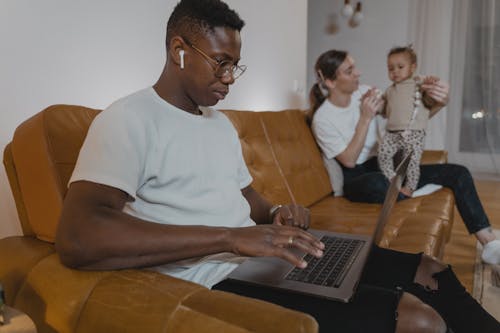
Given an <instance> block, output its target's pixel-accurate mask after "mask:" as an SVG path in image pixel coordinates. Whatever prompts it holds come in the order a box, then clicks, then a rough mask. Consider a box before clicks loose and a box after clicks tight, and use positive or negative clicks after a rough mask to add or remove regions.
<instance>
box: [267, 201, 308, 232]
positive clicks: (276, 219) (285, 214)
mask: <svg viewBox="0 0 500 333" xmlns="http://www.w3.org/2000/svg"><path fill="white" fill-rule="evenodd" d="M310 220H311V218H310V212H309V209H307V208H305V207H303V206H300V205H296V204H291V205H284V206H281V208H280V209H279V210H278V211H276V213H275V214H274V216H273V224H276V225H289V226H293V227H298V228H301V229H304V230H307V229H308V228H309V223H310Z"/></svg>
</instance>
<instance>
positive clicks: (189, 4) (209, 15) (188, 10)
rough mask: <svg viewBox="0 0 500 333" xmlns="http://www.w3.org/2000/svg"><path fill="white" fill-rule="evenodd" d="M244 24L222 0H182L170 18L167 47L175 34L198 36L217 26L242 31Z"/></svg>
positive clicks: (211, 30)
mask: <svg viewBox="0 0 500 333" xmlns="http://www.w3.org/2000/svg"><path fill="white" fill-rule="evenodd" d="M244 25H245V22H244V21H243V20H242V19H241V18H240V16H239V15H238V13H236V12H235V11H234V10H232V9H231V8H229V6H228V5H227V4H226V3H224V2H222V1H220V0H181V1H180V2H179V3H178V4H177V5H176V6H175V8H174V10H173V12H172V14H171V15H170V18H169V19H168V23H167V38H166V43H167V48H168V45H169V44H170V40H171V39H172V37H174V36H175V35H180V36H186V37H196V35H198V34H200V33H206V32H213V30H214V28H216V27H229V28H232V29H234V30H237V31H241V29H242V28H243V26H244ZM194 39H195V38H194Z"/></svg>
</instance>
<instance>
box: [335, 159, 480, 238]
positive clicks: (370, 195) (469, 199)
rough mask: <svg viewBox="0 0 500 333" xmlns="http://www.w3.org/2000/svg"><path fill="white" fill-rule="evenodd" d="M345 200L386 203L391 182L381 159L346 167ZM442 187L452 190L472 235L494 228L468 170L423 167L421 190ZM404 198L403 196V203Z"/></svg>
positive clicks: (457, 166)
mask: <svg viewBox="0 0 500 333" xmlns="http://www.w3.org/2000/svg"><path fill="white" fill-rule="evenodd" d="M342 170H343V174H344V196H345V197H346V198H347V199H349V200H351V201H355V202H370V203H382V202H384V198H385V193H386V192H387V188H388V187H389V181H388V180H387V178H386V177H385V176H384V175H383V174H382V172H381V171H380V168H379V166H378V162H377V158H376V157H373V158H371V159H369V160H368V161H366V162H365V163H363V164H359V165H356V166H355V167H354V168H345V167H342ZM426 184H438V185H442V186H444V187H448V188H450V189H451V190H452V191H453V194H454V195H455V202H456V205H457V209H458V211H459V213H460V216H461V217H462V219H463V221H464V223H465V225H466V227H467V230H468V231H469V232H470V233H471V234H472V233H476V232H478V231H479V230H481V229H484V228H487V227H489V226H490V222H489V221H488V217H487V216H486V213H485V211H484V209H483V205H482V204H481V201H480V200H479V196H478V195H477V191H476V187H475V185H474V181H473V179H472V176H471V174H470V172H469V170H468V169H467V168H465V167H464V166H461V165H456V164H432V165H421V166H420V180H419V182H418V187H421V186H424V185H426ZM402 198H404V196H403V195H402V194H400V198H399V199H402Z"/></svg>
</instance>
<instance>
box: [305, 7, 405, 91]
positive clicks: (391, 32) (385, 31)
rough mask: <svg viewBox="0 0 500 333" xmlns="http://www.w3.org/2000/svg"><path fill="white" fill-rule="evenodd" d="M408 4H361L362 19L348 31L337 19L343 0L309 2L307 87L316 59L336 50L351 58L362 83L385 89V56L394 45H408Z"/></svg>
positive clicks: (339, 18)
mask: <svg viewBox="0 0 500 333" xmlns="http://www.w3.org/2000/svg"><path fill="white" fill-rule="evenodd" d="M355 2H356V1H351V4H353V3H355ZM409 3H410V0H377V1H363V12H364V19H363V21H362V22H361V25H359V26H358V27H356V28H351V27H350V26H349V25H348V24H347V19H345V18H344V17H342V16H341V15H340V10H341V8H342V6H343V4H344V1H343V0H311V1H309V5H308V17H309V26H308V28H309V30H308V34H307V38H308V53H307V63H308V69H309V71H308V76H307V78H308V87H309V88H310V87H311V86H312V84H313V83H314V82H315V79H316V78H315V76H314V73H313V68H314V64H315V62H316V59H317V58H318V57H319V55H321V53H323V52H325V51H327V50H329V49H338V50H345V51H348V52H349V53H350V54H351V55H352V56H353V58H354V59H355V61H356V64H357V67H358V69H359V70H360V71H361V81H362V82H363V83H365V84H369V85H375V86H377V87H379V88H380V89H385V88H386V87H387V86H388V85H389V83H390V82H389V79H388V78H387V65H386V56H387V52H388V51H389V49H391V48H392V47H394V46H396V45H405V44H408V43H409V42H411V41H409V40H408V31H409V29H408V19H409V14H410V13H409ZM335 27H336V29H332V28H335ZM332 30H336V31H335V32H332Z"/></svg>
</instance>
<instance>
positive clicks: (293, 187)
mask: <svg viewBox="0 0 500 333" xmlns="http://www.w3.org/2000/svg"><path fill="white" fill-rule="evenodd" d="M98 112H99V111H98V110H94V109H89V108H84V107H80V106H69V105H56V106H52V107H49V108H47V109H45V110H43V111H42V112H40V113H38V114H36V115H35V116H33V117H32V118H30V119H28V120H27V121H25V122H24V123H23V124H21V125H20V126H19V127H18V128H17V130H16V132H15V134H14V137H13V139H12V142H11V143H10V144H9V145H8V146H7V147H6V148H5V151H4V165H5V169H6V171H7V175H8V177H9V182H10V185H11V189H12V193H13V195H14V198H15V201H16V205H17V210H18V215H19V219H20V221H21V225H22V230H23V233H24V235H23V236H16V237H7V238H4V239H1V240H0V282H1V283H2V285H3V287H4V289H5V294H6V299H7V304H9V305H11V306H13V307H15V308H18V309H20V310H22V311H24V312H25V313H27V314H28V315H29V316H30V317H31V318H32V319H33V320H34V322H35V323H36V325H37V329H38V332H176V333H178V332H180V333H182V332H281V331H286V332H316V331H317V323H316V321H315V320H314V319H313V318H312V317H310V316H308V315H306V314H303V313H300V312H296V311H291V310H288V309H285V308H282V307H279V306H276V305H273V304H269V303H266V302H262V301H258V300H254V299H250V298H245V297H241V296H238V295H234V294H230V293H224V292H219V291H211V290H208V289H206V288H204V287H201V286H199V285H196V284H193V283H190V282H186V281H182V280H179V279H175V278H172V277H168V276H163V275H160V274H158V273H155V272H151V271H148V270H139V269H131V270H121V271H101V272H90V271H77V270H72V269H69V268H66V267H65V266H63V265H62V264H61V263H60V261H59V258H58V256H57V253H56V252H55V250H54V246H53V241H54V235H55V230H56V227H57V223H58V217H59V214H60V211H61V206H62V202H63V198H64V195H65V192H66V183H67V181H68V179H69V176H70V174H71V172H72V169H73V167H74V164H75V161H76V158H77V155H78V152H79V149H80V146H81V144H82V142H83V139H84V137H85V135H86V133H87V129H88V126H89V124H90V123H91V121H92V119H93V118H94V117H95V115H96V114H97V113H98ZM225 113H226V114H227V115H228V117H229V118H230V119H231V121H232V122H233V123H234V125H235V127H236V128H237V130H238V132H239V135H240V139H241V143H242V146H243V151H244V156H245V160H246V162H247V164H248V166H249V169H250V171H251V173H252V176H253V177H254V183H253V186H254V187H255V188H256V189H257V190H258V191H260V192H261V193H262V194H263V195H264V196H265V197H266V198H268V199H269V200H271V201H273V202H275V203H286V202H290V201H292V197H293V200H296V201H297V202H298V203H301V204H303V205H306V206H308V207H309V208H310V209H311V214H312V225H313V227H315V228H323V229H330V230H336V231H341V232H351V233H364V234H367V233H370V232H371V230H372V229H373V223H374V221H375V217H376V215H377V213H378V211H379V209H380V206H379V205H375V204H359V203H358V204H355V203H351V202H349V201H347V200H345V199H344V198H341V197H333V196H332V188H331V185H330V182H329V180H328V176H327V174H326V171H325V168H324V166H323V164H322V160H321V156H320V153H319V151H318V148H317V147H316V145H315V142H314V139H313V137H312V136H311V133H310V131H309V128H308V127H307V124H306V122H305V118H304V114H303V113H302V112H301V111H299V110H290V111H282V112H263V113H260V112H259V113H257V112H241V111H225ZM426 154H427V155H426V157H425V159H427V160H429V161H430V160H433V161H438V162H439V161H441V162H442V161H444V160H445V158H446V155H445V154H443V153H442V152H431V153H429V152H427V153H426ZM453 204H454V199H453V195H452V194H451V192H450V191H448V190H440V191H438V192H436V193H434V194H432V195H430V196H428V197H421V198H416V199H411V200H407V201H404V202H401V203H398V204H397V205H396V208H395V210H394V212H393V214H392V217H391V221H390V223H389V225H388V226H387V227H386V230H385V234H384V239H383V240H382V242H381V245H382V246H386V247H389V248H394V249H399V250H403V251H411V252H417V251H424V252H426V253H428V254H431V255H434V256H438V257H439V256H441V255H442V253H443V249H444V246H445V243H446V241H447V239H448V237H449V234H450V227H451V224H452V222H453Z"/></svg>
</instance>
